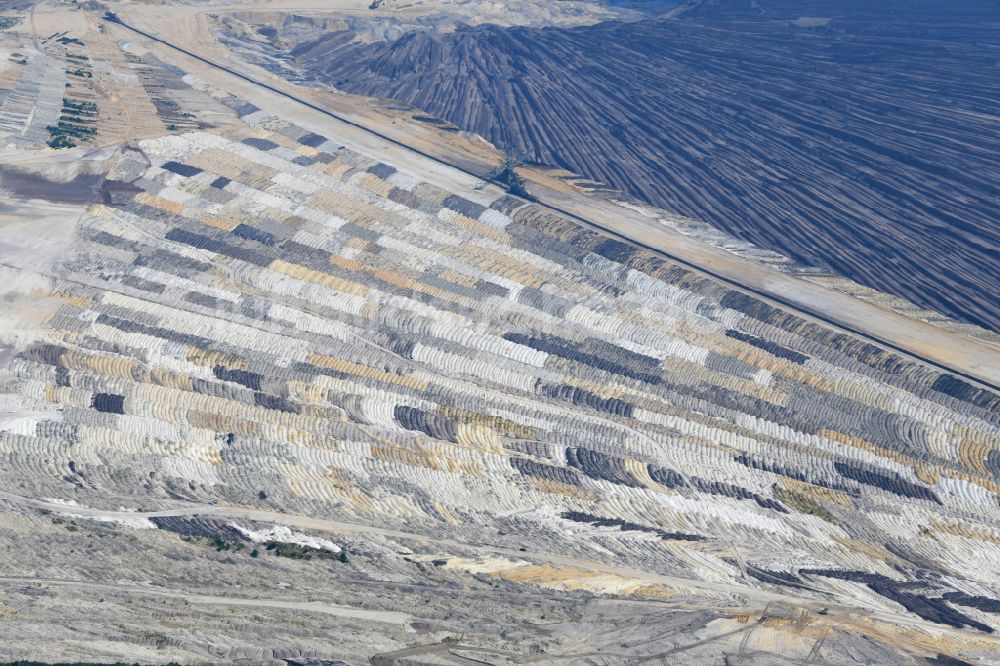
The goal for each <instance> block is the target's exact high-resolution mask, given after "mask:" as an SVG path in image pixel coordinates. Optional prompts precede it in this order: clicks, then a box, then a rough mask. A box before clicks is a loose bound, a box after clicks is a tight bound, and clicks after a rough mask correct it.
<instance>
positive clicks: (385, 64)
mask: <svg viewBox="0 0 1000 666" xmlns="http://www.w3.org/2000/svg"><path fill="white" fill-rule="evenodd" d="M997 43H1000V9H998V7H997V5H996V3H990V2H979V1H972V0H961V1H959V2H948V3H940V2H927V1H925V0H918V1H916V2H895V1H890V2H876V3H867V2H850V1H848V0H812V1H806V2H791V1H790V0H761V1H760V2H755V3H750V2H748V1H747V2H745V1H744V0H731V1H727V0H719V1H716V2H703V3H701V4H700V5H698V6H696V7H694V8H692V9H689V10H688V11H686V12H683V13H680V14H679V15H676V16H675V17H674V18H671V19H669V20H663V19H651V20H645V21H639V22H632V23H618V22H609V23H603V24H599V25H596V26H591V27H583V28H573V29H557V28H544V29H537V28H510V29H505V28H499V27H495V26H484V27H479V28H469V29H460V30H458V31H457V32H454V33H448V34H436V33H432V32H412V33H408V34H406V35H404V36H402V37H400V38H399V39H397V40H395V41H390V42H375V43H360V42H354V41H351V39H350V38H349V35H345V34H344V33H333V34H329V35H326V36H324V37H322V38H320V39H318V40H315V41H312V42H309V43H303V44H300V45H299V46H298V47H297V48H296V49H295V50H294V51H293V55H294V56H295V57H296V59H297V61H298V63H299V64H301V65H303V66H304V67H305V68H306V69H307V70H308V71H310V72H311V73H312V75H313V76H314V77H315V78H317V79H319V80H321V81H324V82H326V83H329V84H331V85H335V86H336V87H338V88H341V89H343V90H347V91H349V92H354V93H361V94H366V95H377V96H382V97H388V98H392V99H397V100H401V101H403V102H406V103H409V104H412V105H414V106H416V107H418V108H421V109H423V110H425V111H428V112H430V113H433V114H435V115H437V116H439V117H441V118H443V119H445V120H447V121H450V122H452V123H454V124H455V125H457V126H459V127H461V128H463V129H467V130H472V131H475V132H477V133H479V134H481V135H483V136H484V137H486V138H487V139H489V140H490V141H492V142H494V143H495V144H496V145H498V146H499V147H501V148H504V149H506V150H509V151H510V152H512V153H514V154H525V155H527V156H528V157H529V158H530V159H532V160H536V161H538V162H541V163H545V164H551V165H558V166H563V167H566V168H568V169H571V170H573V171H575V172H578V173H581V174H583V175H585V176H587V177H589V178H593V179H596V180H600V181H603V182H607V183H609V184H610V185H612V186H615V187H617V188H620V189H621V190H623V191H625V192H627V193H629V194H631V195H634V196H636V197H639V198H641V199H643V200H646V201H648V202H650V203H652V204H655V205H657V206H660V207H663V208H666V209H668V210H670V211H673V212H677V213H680V214H683V215H687V216H690V217H693V218H696V219H700V220H704V221H707V222H710V223H712V224H714V225H716V226H718V227H720V228H722V229H723V230H725V231H727V232H730V233H733V234H735V235H736V236H738V237H740V238H743V239H746V240H749V241H751V242H753V243H756V244H758V245H760V246H762V247H767V248H771V249H774V250H777V251H779V252H781V253H783V254H786V255H788V256H790V257H791V258H793V259H795V260H796V261H799V262H801V263H804V264H806V265H811V266H821V267H825V268H828V269H832V270H834V271H836V272H838V273H840V274H842V275H845V276H847V277H849V278H851V279H853V280H855V281H857V282H860V283H862V284H864V285H868V286H871V287H874V288H876V289H879V290H881V291H886V292H889V293H893V294H897V295H899V296H902V297H904V298H906V299H908V300H910V301H912V302H914V303H916V304H918V305H921V306H924V307H928V308H932V309H934V310H937V311H939V312H942V313H944V314H946V315H949V316H952V317H955V318H956V319H959V320H963V321H967V322H972V323H975V324H978V325H980V326H983V327H985V328H988V329H991V330H993V331H997V330H1000V300H998V299H997V298H995V294H996V290H997V285H998V284H1000V258H998V254H997V249H996V248H997V247H998V243H1000V229H998V224H997V219H998V217H1000V205H998V196H1000V189H998V185H997V184H998V183H1000V159H997V156H998V155H1000V132H998V131H997V116H996V108H997V107H996V104H997V99H1000V67H998V57H1000V56H998V54H997V51H996V46H995V45H996V44H997Z"/></svg>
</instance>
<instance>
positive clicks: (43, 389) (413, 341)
mask: <svg viewBox="0 0 1000 666" xmlns="http://www.w3.org/2000/svg"><path fill="white" fill-rule="evenodd" d="M556 4H557V5H561V6H556V7H549V6H545V7H541V5H542V3H531V2H514V3H509V4H507V5H506V6H503V3H489V2H471V1H470V2H464V3H455V4H454V5H450V3H431V2H427V3H414V4H413V5H405V6H403V5H402V4H401V3H394V2H391V1H388V2H375V3H372V4H371V6H369V5H368V4H367V0H366V1H365V2H352V1H348V0H338V1H336V2H312V3H310V2H309V0H301V2H298V1H297V0H275V1H274V2H272V3H260V4H240V3H235V4H227V5H214V6H213V5H204V4H200V3H179V4H168V3H163V4H157V5H146V4H143V3H136V2H127V3H108V4H101V3H97V2H93V1H90V2H83V3H76V2H64V1H62V0H42V1H41V2H38V3H20V4H17V3H14V4H12V3H6V5H0V298H2V300H3V315H2V317H0V553H2V557H0V662H13V661H16V660H34V661H38V662H43V663H56V662H60V663H62V662H71V663H76V662H84V663H117V662H127V663H141V664H166V663H169V662H176V663H182V664H214V663H238V664H317V665H318V664H366V663H371V664H483V663H486V664H518V663H536V664H640V663H656V664H672V663H691V664H777V663H786V662H790V663H796V664H979V663H982V664H989V663H998V662H1000V640H998V638H997V635H996V631H997V630H1000V392H998V386H1000V338H998V337H997V335H996V334H995V333H994V332H991V331H988V330H985V329H982V328H978V327H976V326H973V325H971V324H968V323H963V322H958V321H955V320H952V319H949V318H947V317H944V316H941V315H936V314H934V313H931V314H927V312H926V311H925V310H921V309H920V308H917V307H916V306H909V305H908V304H906V303H905V302H903V301H902V300H901V299H899V298H897V297H893V296H889V295H886V294H879V293H877V292H874V291H872V290H870V289H869V290H862V289H861V287H860V286H859V285H857V284H854V283H850V284H852V285H853V287H851V288H847V287H844V286H843V285H844V284H845V283H849V281H847V280H840V281H838V280H837V279H834V277H835V276H829V275H828V276H827V277H826V278H824V277H823V275H814V274H811V273H808V272H806V273H801V274H800V273H797V272H796V271H792V270H788V269H787V267H785V265H784V264H781V262H777V263H778V264H779V265H774V262H771V261H769V257H772V254H769V253H767V252H765V251H763V250H760V249H759V248H755V247H754V246H748V245H747V244H740V243H737V242H730V241H731V240H733V239H731V238H730V237H728V236H725V235H724V234H721V232H720V233H716V234H713V233H712V230H711V229H710V228H708V227H707V226H706V225H704V224H699V223H697V222H695V221H693V220H687V219H686V218H681V217H678V216H677V215H675V214H672V213H668V212H666V211H662V210H658V209H655V208H652V207H651V206H649V205H639V204H637V203H636V202H635V201H634V200H624V199H618V198H615V197H609V196H604V195H598V194H596V193H595V190H594V188H593V187H587V186H581V185H580V179H579V178H577V177H575V176H574V175H573V174H569V173H567V172H562V171H558V170H554V169H552V168H542V167H532V166H514V165H511V164H510V163H509V162H507V163H505V160H504V156H503V154H502V152H501V151H498V150H497V149H495V148H494V147H493V146H492V145H491V144H489V143H487V142H486V141H484V140H483V139H481V138H480V137H478V136H476V135H473V134H468V133H466V132H463V131H460V130H459V129H458V128H456V127H455V126H453V125H450V123H448V122H446V121H439V120H435V119H434V118H432V117H430V116H427V115H424V114H423V112H421V111H420V110H419V109H414V108H412V107H409V106H406V105H402V104H394V103H392V102H389V101H387V100H384V99H382V100H373V99H370V98H367V97H361V96H357V95H351V94H347V93H345V92H341V91H338V90H335V89H331V88H326V87H321V86H312V85H310V84H308V82H307V81H305V80H300V79H297V78H296V77H294V76H291V75H289V76H280V75H279V74H276V72H279V73H280V69H281V67H283V66H286V65H282V64H281V63H280V62H277V61H274V62H272V61H270V60H268V57H270V56H268V55H267V53H264V52H261V53H259V54H258V55H257V57H255V58H251V57H249V56H248V55H247V54H246V53H245V50H246V49H245V46H241V47H240V48H239V49H234V48H233V38H232V34H233V33H232V26H233V25H235V24H236V23H240V24H241V25H242V24H248V25H249V24H253V21H258V24H261V25H262V24H263V23H264V22H266V21H271V22H272V23H274V24H279V25H286V26H288V28H287V29H288V30H293V29H295V22H294V21H289V20H288V19H287V14H288V13H296V12H298V13H300V14H308V15H311V16H312V22H311V23H309V26H310V28H309V29H314V28H315V25H316V22H321V21H326V22H328V24H329V25H328V26H327V27H328V30H329V31H330V32H334V31H335V29H343V28H344V26H349V25H361V24H362V23H363V25H365V26H369V29H370V26H371V25H377V24H379V22H380V21H382V22H384V23H383V25H384V26H386V28H385V29H386V31H389V32H391V31H392V30H399V31H405V30H408V29H409V28H407V27H406V26H409V25H410V24H411V23H415V24H419V25H432V26H436V27H435V28H434V29H435V30H437V29H439V28H440V25H441V24H442V22H445V21H449V20H450V21H455V22H463V23H471V22H473V21H472V18H470V17H476V16H479V17H481V18H482V21H481V22H485V23H490V24H496V25H506V26H509V25H520V26H534V28H533V29H541V28H542V27H546V28H548V27H551V26H556V27H560V29H569V27H572V26H579V25H584V26H585V25H590V24H595V23H600V22H601V21H605V20H610V19H616V20H621V19H622V17H625V18H629V19H630V20H632V19H636V17H635V16H633V14H634V10H632V9H629V8H627V7H626V8H622V7H619V6H618V5H619V3H611V4H612V6H609V5H606V4H602V3H588V2H566V3H556ZM625 4H626V5H629V4H632V3H625ZM255 14H257V15H256V16H255ZM400 26H403V27H400ZM498 29H499V28H498ZM372 39H375V37H372ZM567 122H569V119H567ZM994 222H995V220H994ZM727 239H728V240H727ZM824 275H826V274H824ZM996 286H997V285H994V287H996ZM995 296H996V292H994V294H993V297H994V298H995ZM900 303H903V304H904V305H899V304H900Z"/></svg>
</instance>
